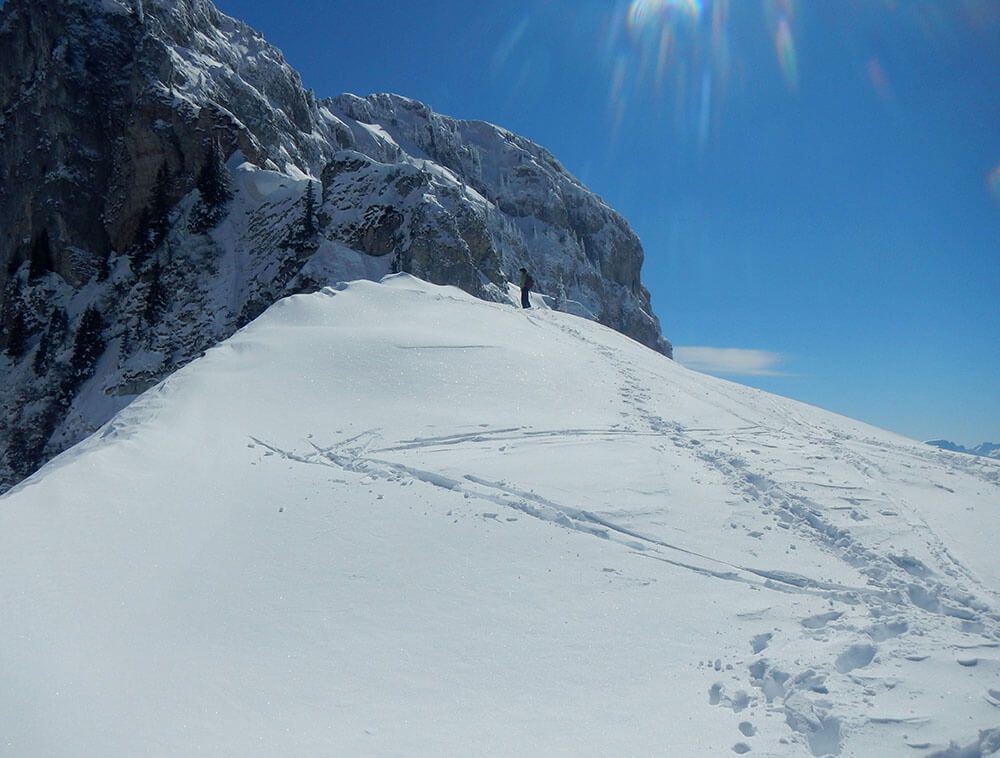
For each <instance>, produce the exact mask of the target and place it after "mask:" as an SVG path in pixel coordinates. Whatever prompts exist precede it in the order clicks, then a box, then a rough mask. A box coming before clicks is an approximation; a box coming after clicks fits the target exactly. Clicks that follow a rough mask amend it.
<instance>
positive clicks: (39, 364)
mask: <svg viewBox="0 0 1000 758" xmlns="http://www.w3.org/2000/svg"><path fill="white" fill-rule="evenodd" d="M68 329H69V319H68V318H67V316H66V311H65V310H63V309H62V308H60V307H58V306H57V307H56V308H54V309H53V310H52V315H51V316H50V317H49V325H48V327H46V329H45V332H44V333H43V334H42V339H41V340H40V341H39V343H38V349H37V350H36V351H35V359H34V361H33V362H32V368H33V369H34V371H35V374H36V375H37V376H43V375H44V374H45V373H46V372H47V371H48V370H49V369H50V368H51V367H52V366H53V364H54V363H55V360H56V356H57V355H58V354H59V350H60V348H61V347H62V344H63V340H65V339H66V332H67V330H68Z"/></svg>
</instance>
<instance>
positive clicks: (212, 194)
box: [190, 142, 233, 234]
mask: <svg viewBox="0 0 1000 758" xmlns="http://www.w3.org/2000/svg"><path fill="white" fill-rule="evenodd" d="M195 186H196V187H197V188H198V192H199V194H200V197H199V198H198V203H197V204H196V205H195V207H194V209H193V210H192V212H191V222H190V229H191V231H192V232H194V233H195V234H204V233H205V232H207V231H208V230H209V229H213V228H214V227H215V226H216V225H217V224H218V223H219V222H220V221H221V220H222V217H223V216H224V215H225V210H226V204H227V203H228V202H229V200H230V199H231V198H232V196H233V193H232V189H231V188H230V186H229V174H228V172H227V171H226V164H225V162H224V161H223V159H222V151H221V150H220V149H219V145H218V143H217V142H213V143H212V144H211V146H210V147H209V151H208V157H207V158H206V160H205V165H204V166H202V168H201V171H199V172H198V179H197V181H196V182H195Z"/></svg>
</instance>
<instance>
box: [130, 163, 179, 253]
mask: <svg viewBox="0 0 1000 758" xmlns="http://www.w3.org/2000/svg"><path fill="white" fill-rule="evenodd" d="M170 182H171V178H170V172H169V171H168V170H167V164H166V163H163V164H161V165H160V170H159V171H158V172H157V173H156V183H155V184H154V185H153V192H152V196H151V198H150V203H149V205H147V206H146V207H144V208H143V209H142V211H141V212H140V214H139V223H138V225H137V229H136V235H135V242H134V243H133V244H132V247H131V248H129V252H128V255H129V258H130V259H131V261H132V268H133V270H134V271H138V270H139V269H141V268H142V266H143V264H144V263H145V262H146V261H147V260H148V259H149V256H150V255H151V254H152V253H153V251H155V250H156V249H157V248H158V247H159V246H160V245H161V244H163V240H164V239H166V236H167V232H168V231H169V230H170Z"/></svg>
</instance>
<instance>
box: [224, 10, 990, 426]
mask: <svg viewBox="0 0 1000 758" xmlns="http://www.w3.org/2000/svg"><path fill="white" fill-rule="evenodd" d="M217 4H218V6H219V7H220V8H221V9H222V10H223V11H225V12H227V13H229V14H231V15H234V16H237V17H239V18H241V19H243V20H245V21H247V22H248V23H249V24H250V25H251V26H253V27H255V28H256V29H258V30H259V31H261V32H263V33H264V35H265V36H266V37H267V38H268V39H269V40H271V41H272V42H273V43H275V44H276V45H277V46H278V47H280V48H281V49H282V50H283V51H284V53H285V56H286V58H287V59H288V60H289V62H290V63H291V64H292V65H293V66H295V67H296V68H297V69H298V70H299V72H300V73H301V74H302V77H303V79H304V81H305V83H306V85H307V86H308V87H310V88H311V89H313V90H315V91H316V93H317V94H318V95H320V96H327V95H334V94H338V93H340V92H345V91H346V92H354V93H357V94H362V95H364V94H368V93H370V92H383V91H391V92H398V93H400V94H403V95H407V96H409V97H413V98H416V99H418V100H422V101H424V102H426V103H428V104H429V105H430V106H431V107H433V108H434V109H435V110H437V111H439V112H441V113H445V114H448V115H451V116H456V117H459V118H477V119H483V120H487V121H491V122H494V123H497V124H501V125H503V126H505V127H507V128H509V129H511V130H513V131H516V132H518V133H521V134H523V135H525V136H527V137H529V138H531V139H533V140H535V141H537V142H539V143H541V144H542V145H544V146H545V147H547V148H548V149H549V150H551V151H552V152H553V153H554V154H555V155H556V156H557V157H558V158H559V159H560V160H561V161H562V162H563V163H564V165H566V166H567V168H568V169H569V170H570V171H572V172H573V173H574V174H576V175H577V176H578V177H579V178H581V179H582V180H583V181H584V182H585V183H586V184H588V186H590V187H591V189H593V190H594V191H595V192H597V193H598V194H599V195H601V196H602V197H603V198H604V199H605V200H606V201H607V202H608V203H609V204H611V205H612V206H613V207H614V208H616V209H617V210H618V211H620V212H621V213H622V215H624V216H625V218H627V219H628V221H629V222H630V223H631V225H632V227H633V228H634V229H635V230H636V232H637V233H638V234H639V237H640V238H641V239H642V241H643V245H644V247H645V250H646V265H645V267H644V270H643V278H644V281H645V283H646V285H647V286H648V287H649V289H650V291H651V292H652V295H653V305H654V308H655V310H656V312H657V314H658V315H659V317H660V319H661V321H662V323H663V329H664V332H665V334H666V335H667V336H668V337H669V338H670V339H671V340H672V341H673V342H674V343H675V345H677V346H678V347H680V348H685V347H695V346H696V347H702V348H735V349H739V350H742V351H747V352H736V353H720V352H718V351H716V350H712V349H710V350H702V351H700V352H698V351H685V350H683V349H681V350H679V351H678V354H679V356H681V357H684V356H685V355H686V356H687V357H688V358H689V360H691V361H694V359H695V357H697V358H698V359H699V365H702V366H706V367H712V366H713V365H716V369H715V370H716V371H722V370H723V368H722V367H721V366H719V365H717V364H719V363H720V361H723V360H729V361H730V363H729V364H728V365H730V366H731V368H730V369H729V371H730V373H729V376H732V377H733V378H737V380H738V381H743V382H745V383H750V384H753V385H756V386H760V387H762V388H764V389H767V390H770V391H773V392H777V393H779V394H783V395H788V396H791V397H795V398H798V399H801V400H804V401H806V402H809V403H813V404H816V405H820V406H822V407H825V408H829V409H831V410H834V411H836V412H839V413H843V414H846V415H849V416H853V417H855V418H859V419H862V420H865V421H869V422H871V423H874V424H877V425H879V426H882V427H885V428H888V429H892V430H895V431H898V432H901V433H903V434H907V435H910V436H912V437H916V438H931V437H948V438H952V439H955V440H956V441H958V442H962V443H965V444H972V443H976V442H980V441H984V440H987V439H989V440H993V441H1000V173H995V174H993V175H992V177H991V172H994V171H995V170H1000V2H997V0H636V1H635V2H628V1H627V0H621V1H620V2H616V1H615V0H536V1H535V2H527V1H526V0H494V1H493V2H490V3H470V2H460V1H459V0H434V2H432V3H415V2H412V1H410V0H406V1H405V2H404V1H402V0H400V1H398V2H396V1H393V0H382V1H376V0H373V1H371V2H365V3H331V2H329V0H296V1H295V2H288V3H285V2H275V0H218V2H217Z"/></svg>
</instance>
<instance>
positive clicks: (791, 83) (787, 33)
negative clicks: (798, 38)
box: [774, 18, 799, 92]
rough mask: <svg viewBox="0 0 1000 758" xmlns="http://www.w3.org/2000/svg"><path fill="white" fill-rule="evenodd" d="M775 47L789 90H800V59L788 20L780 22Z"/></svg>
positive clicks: (775, 36) (775, 37)
mask: <svg viewBox="0 0 1000 758" xmlns="http://www.w3.org/2000/svg"><path fill="white" fill-rule="evenodd" d="M774 47H775V49H776V50H777V51H778V62H779V63H780V64H781V75H782V76H783V77H784V78H785V84H787V85H788V89H790V90H791V91H792V92H795V91H796V90H797V89H798V88H799V59H798V56H797V55H796V54H795V39H794V38H793V37H792V29H791V27H790V26H789V25H788V19H785V18H783V19H781V20H780V21H779V22H778V29H777V31H776V32H775V35H774Z"/></svg>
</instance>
